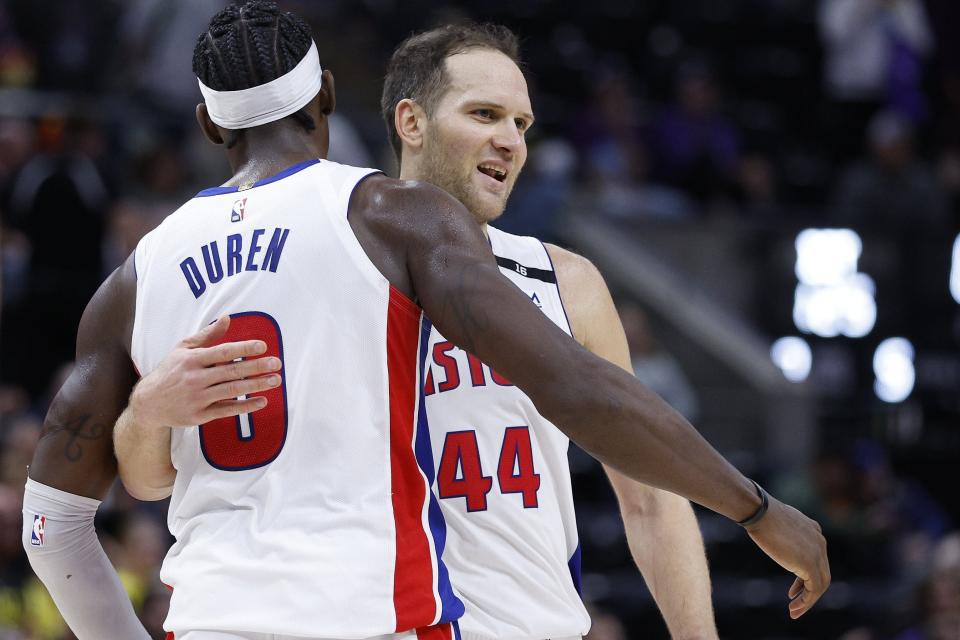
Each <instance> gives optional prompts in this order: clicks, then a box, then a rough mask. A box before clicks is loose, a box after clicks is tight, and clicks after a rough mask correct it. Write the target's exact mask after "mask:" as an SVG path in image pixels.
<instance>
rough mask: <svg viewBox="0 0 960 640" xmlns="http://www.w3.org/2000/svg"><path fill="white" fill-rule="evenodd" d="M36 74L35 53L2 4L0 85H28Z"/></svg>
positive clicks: (0, 8) (0, 19) (0, 20)
mask: <svg viewBox="0 0 960 640" xmlns="http://www.w3.org/2000/svg"><path fill="white" fill-rule="evenodd" d="M35 75H36V69H35V63H34V59H33V53H32V52H31V51H30V50H28V49H27V48H26V47H24V46H23V43H22V42H21V41H20V36H19V35H18V34H17V32H16V29H15V28H14V24H13V19H12V16H11V13H10V10H9V9H8V8H7V3H3V4H0V87H22V86H27V85H29V84H31V83H32V82H33V81H34V77H35ZM0 179H2V177H0Z"/></svg>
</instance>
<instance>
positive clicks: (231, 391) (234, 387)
mask: <svg viewBox="0 0 960 640" xmlns="http://www.w3.org/2000/svg"><path fill="white" fill-rule="evenodd" d="M280 381H281V378H280V376H279V375H277V374H272V375H269V376H260V377H257V378H246V379H244V380H230V381H229V382H223V383H221V384H217V385H214V386H212V387H210V388H209V389H207V390H206V392H205V394H204V397H205V399H206V401H207V402H210V403H215V402H221V401H225V400H229V399H231V398H237V397H239V396H248V395H250V394H251V393H258V392H260V391H269V390H270V389H273V388H274V387H278V386H280Z"/></svg>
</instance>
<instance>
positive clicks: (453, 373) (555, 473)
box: [425, 227, 590, 640]
mask: <svg viewBox="0 0 960 640" xmlns="http://www.w3.org/2000/svg"><path fill="white" fill-rule="evenodd" d="M488 231H489V237H490V245H491V248H492V249H493V253H494V254H495V255H496V256H497V262H498V264H499V265H500V270H501V271H502V272H503V273H504V274H505V275H506V276H507V277H508V278H510V280H512V281H513V282H514V284H516V285H517V286H518V287H520V289H521V290H523V292H524V293H526V294H527V296H529V297H530V299H531V300H532V301H533V303H534V304H536V305H537V306H538V307H540V309H541V310H542V311H543V312H544V313H545V314H546V315H547V317H549V318H550V319H551V320H553V322H554V323H556V324H557V326H559V327H560V328H561V329H563V330H564V331H566V332H567V333H571V330H570V325H569V323H568V321H567V317H566V313H565V312H564V310H563V305H562V303H561V300H560V293H559V290H558V289H557V283H556V276H555V273H554V270H553V265H552V263H551V261H550V257H549V255H548V254H547V251H546V248H545V247H544V246H543V243H541V242H540V241H539V240H537V239H536V238H528V237H520V236H514V235H511V234H508V233H504V232H503V231H499V230H497V229H494V228H493V227H488ZM427 364H428V369H427V375H426V380H425V404H426V407H427V415H428V417H429V420H430V431H431V440H432V442H433V455H434V461H435V463H436V465H437V478H436V482H435V485H434V486H435V488H436V492H437V495H438V496H439V497H440V505H441V508H442V510H443V515H444V518H445V520H446V522H447V545H446V551H445V553H444V562H445V563H446V565H447V566H448V567H449V568H450V573H451V576H452V580H453V584H454V587H455V589H456V590H457V593H458V594H459V595H460V597H461V598H462V599H463V601H464V603H465V605H466V613H465V614H464V617H463V618H462V619H461V620H460V630H461V633H462V634H463V638H464V640H468V639H469V640H492V639H497V640H505V639H510V640H544V639H547V638H561V637H569V636H580V635H582V634H585V633H586V632H587V631H588V630H589V628H590V618H589V616H588V615H587V612H586V610H585V609H584V606H583V603H582V601H581V600H580V596H579V583H580V546H579V541H578V537H577V525H576V518H575V514H574V508H573V493H572V489H571V486H570V469H569V465H568V462H567V448H568V446H569V440H568V439H567V437H566V436H565V435H564V434H563V433H561V432H560V430H559V429H557V428H556V427H555V426H554V425H553V424H551V423H550V422H548V421H547V420H546V419H545V418H544V417H542V416H541V415H540V414H539V413H537V410H536V408H535V407H534V405H533V402H532V401H531V400H530V399H529V398H528V397H527V396H526V395H524V393H523V392H522V391H520V390H519V389H518V388H517V387H515V386H513V385H511V384H510V383H509V381H507V380H505V379H504V378H503V377H501V376H500V375H498V374H497V373H496V372H495V371H493V370H492V369H491V368H490V367H489V366H487V365H485V364H483V363H481V362H480V360H479V359H477V358H476V357H475V356H473V355H471V354H468V353H466V352H464V351H463V350H462V349H459V348H457V347H455V346H453V344H452V343H450V342H449V341H447V340H446V339H444V337H443V336H442V335H440V333H439V332H438V331H437V330H436V329H433V330H432V332H431V334H430V340H429V343H428V353H427Z"/></svg>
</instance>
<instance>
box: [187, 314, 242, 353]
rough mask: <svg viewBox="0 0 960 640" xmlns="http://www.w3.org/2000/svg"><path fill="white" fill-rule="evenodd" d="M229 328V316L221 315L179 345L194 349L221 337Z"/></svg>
mask: <svg viewBox="0 0 960 640" xmlns="http://www.w3.org/2000/svg"><path fill="white" fill-rule="evenodd" d="M229 328H230V316H221V317H219V318H217V320H216V321H215V322H213V323H211V324H208V325H207V326H205V327H204V328H203V329H200V331H197V332H196V333H195V334H193V335H192V336H190V337H188V338H184V339H183V340H182V341H181V342H180V346H183V347H186V348H188V349H196V348H197V347H202V346H204V345H207V344H212V343H214V342H216V341H217V340H219V339H220V338H222V337H223V336H224V335H226V333H227V329H229Z"/></svg>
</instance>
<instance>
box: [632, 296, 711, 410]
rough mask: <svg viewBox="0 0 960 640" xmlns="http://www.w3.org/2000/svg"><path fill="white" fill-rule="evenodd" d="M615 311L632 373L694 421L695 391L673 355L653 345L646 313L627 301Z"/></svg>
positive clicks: (698, 406) (653, 341) (653, 338)
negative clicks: (627, 347)
mask: <svg viewBox="0 0 960 640" xmlns="http://www.w3.org/2000/svg"><path fill="white" fill-rule="evenodd" d="M617 310H618V311H619V312H620V320H621V322H623V330H624V332H625V333H626V335H627V343H628V344H629V346H630V361H631V363H632V364H633V372H634V375H636V376H637V379H638V380H640V382H642V383H643V384H644V385H645V386H647V387H649V388H650V389H652V390H653V391H655V392H657V394H659V395H660V397H662V398H663V399H664V400H666V401H667V403H669V404H670V406H672V407H673V408H674V409H676V410H677V411H678V412H680V413H681V414H682V415H683V416H684V417H685V418H686V419H687V420H690V421H691V422H694V423H696V421H697V417H698V415H699V413H700V402H699V400H698V398H697V394H696V392H695V391H694V390H693V386H692V385H691V384H690V382H689V381H688V380H687V376H686V375H685V374H684V373H683V369H681V368H680V364H679V363H678V362H677V360H676V358H674V357H673V356H671V355H670V354H669V353H667V352H666V351H664V350H663V349H662V348H660V345H658V344H657V341H656V338H655V337H654V335H653V333H652V331H651V329H650V322H649V320H648V319H647V315H646V313H644V311H643V310H642V309H641V308H640V307H639V306H637V305H636V304H633V303H628V302H621V303H620V304H619V305H618V306H617Z"/></svg>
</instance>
